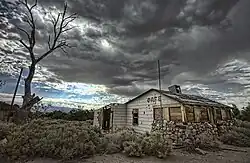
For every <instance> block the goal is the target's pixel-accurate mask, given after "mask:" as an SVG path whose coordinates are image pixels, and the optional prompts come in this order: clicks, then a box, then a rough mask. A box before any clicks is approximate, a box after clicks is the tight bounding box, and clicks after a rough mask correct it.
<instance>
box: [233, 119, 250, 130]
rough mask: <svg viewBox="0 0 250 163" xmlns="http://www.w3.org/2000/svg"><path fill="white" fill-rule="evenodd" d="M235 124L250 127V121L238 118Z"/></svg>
mask: <svg viewBox="0 0 250 163" xmlns="http://www.w3.org/2000/svg"><path fill="white" fill-rule="evenodd" d="M235 125H236V126H237V127H244V128H248V129H250V122H247V121H241V120H236V121H235Z"/></svg>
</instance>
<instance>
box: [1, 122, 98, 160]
mask: <svg viewBox="0 0 250 163" xmlns="http://www.w3.org/2000/svg"><path fill="white" fill-rule="evenodd" d="M100 137H102V135H101V131H100V130H99V129H98V128H95V127H93V126H90V125H87V124H86V123H85V122H79V121H64V120H48V119H37V120H33V121H31V122H30V123H28V124H25V125H22V126H17V127H15V128H14V130H13V131H12V132H11V133H9V135H8V136H7V139H8V142H7V143H6V144H4V145H2V147H0V148H2V149H4V150H2V151H1V152H2V154H4V155H7V156H9V157H11V158H12V159H18V158H27V157H51V158H59V159H71V158H75V157H80V156H81V157H82V156H86V157H87V156H91V155H93V154H95V153H96V152H97V147H98V145H99V144H100V143H101V142H100V140H101V139H100Z"/></svg>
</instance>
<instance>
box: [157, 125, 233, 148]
mask: <svg viewBox="0 0 250 163" xmlns="http://www.w3.org/2000/svg"><path fill="white" fill-rule="evenodd" d="M233 125H234V121H221V122H218V123H217V124H216V125H215V124H210V123H208V122H204V123H175V122H164V123H163V124H162V123H161V122H160V121H155V122H154V123H153V124H152V132H155V131H159V132H161V131H163V132H164V134H165V135H166V137H168V138H170V139H172V140H173V143H174V144H175V145H182V144H183V142H185V141H189V140H196V139H199V135H201V134H203V133H206V134H208V135H211V136H213V137H215V138H218V137H219V136H220V135H221V134H223V133H225V132H227V131H228V130H229V129H230V127H231V126H233ZM162 128H163V129H162Z"/></svg>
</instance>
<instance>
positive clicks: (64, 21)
mask: <svg viewBox="0 0 250 163" xmlns="http://www.w3.org/2000/svg"><path fill="white" fill-rule="evenodd" d="M67 9H68V5H67V3H65V5H64V10H63V12H62V13H59V14H58V15H57V17H56V18H55V17H53V18H52V19H51V22H52V24H53V38H51V36H49V40H48V48H49V50H48V51H47V52H45V53H44V54H43V55H41V56H40V57H39V58H38V59H37V60H36V63H38V62H40V61H41V60H42V59H43V58H45V57H46V56H48V55H49V54H50V53H52V52H53V51H54V50H56V49H59V48H60V49H61V50H62V51H63V52H66V50H65V48H70V47H71V46H70V45H69V44H68V43H67V41H66V40H65V39H60V38H61V37H62V34H63V33H65V32H67V31H70V30H72V29H73V28H74V27H68V26H69V24H70V23H71V22H72V21H74V20H75V19H76V18H77V15H76V13H74V14H71V15H69V16H66V13H67ZM51 39H52V40H51Z"/></svg>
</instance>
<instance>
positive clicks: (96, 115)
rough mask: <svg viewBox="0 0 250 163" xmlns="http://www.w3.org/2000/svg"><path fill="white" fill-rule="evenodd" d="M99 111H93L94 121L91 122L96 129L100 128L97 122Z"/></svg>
mask: <svg viewBox="0 0 250 163" xmlns="http://www.w3.org/2000/svg"><path fill="white" fill-rule="evenodd" d="M100 111H101V109H98V110H95V111H94V120H93V125H94V126H97V127H101V126H100V124H99V121H98V112H100Z"/></svg>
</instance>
